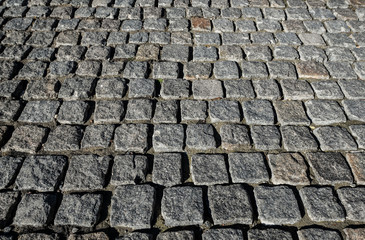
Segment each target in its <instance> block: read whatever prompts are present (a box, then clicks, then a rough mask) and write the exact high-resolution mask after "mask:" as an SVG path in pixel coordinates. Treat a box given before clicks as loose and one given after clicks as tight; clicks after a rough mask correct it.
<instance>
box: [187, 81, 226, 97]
mask: <svg viewBox="0 0 365 240" xmlns="http://www.w3.org/2000/svg"><path fill="white" fill-rule="evenodd" d="M192 85H193V86H192V88H193V97H194V98H195V99H215V98H222V97H223V87H222V82H221V81H218V80H195V81H193V84H192Z"/></svg>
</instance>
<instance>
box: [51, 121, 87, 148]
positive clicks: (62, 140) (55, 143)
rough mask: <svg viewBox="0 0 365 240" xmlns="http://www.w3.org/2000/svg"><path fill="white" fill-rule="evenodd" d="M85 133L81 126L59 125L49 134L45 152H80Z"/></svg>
mask: <svg viewBox="0 0 365 240" xmlns="http://www.w3.org/2000/svg"><path fill="white" fill-rule="evenodd" d="M83 132H84V131H83V129H82V128H81V127H80V126H71V125H59V126H57V127H56V128H55V129H54V130H53V131H51V133H50V134H49V136H48V139H47V142H46V143H45V145H44V150H45V151H50V152H61V151H75V150H78V149H79V148H80V142H81V139H82V135H83Z"/></svg>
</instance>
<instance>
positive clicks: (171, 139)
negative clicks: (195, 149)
mask: <svg viewBox="0 0 365 240" xmlns="http://www.w3.org/2000/svg"><path fill="white" fill-rule="evenodd" d="M184 136H185V134H184V127H183V125H181V124H159V125H155V126H154V133H153V149H154V150H155V152H181V151H183V147H184Z"/></svg>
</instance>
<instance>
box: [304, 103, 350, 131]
mask: <svg viewBox="0 0 365 240" xmlns="http://www.w3.org/2000/svg"><path fill="white" fill-rule="evenodd" d="M305 107H306V109H307V113H308V116H309V117H310V119H311V120H312V122H313V124H315V125H331V124H335V123H342V122H346V116H345V114H344V113H343V111H342V109H341V107H340V105H339V104H338V103H337V102H336V101H331V100H310V101H307V102H305Z"/></svg>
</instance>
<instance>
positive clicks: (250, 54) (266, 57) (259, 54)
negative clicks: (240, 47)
mask: <svg viewBox="0 0 365 240" xmlns="http://www.w3.org/2000/svg"><path fill="white" fill-rule="evenodd" d="M245 54H246V57H247V60H249V61H270V60H271V59H272V56H271V50H270V48H269V47H268V46H246V47H245Z"/></svg>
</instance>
